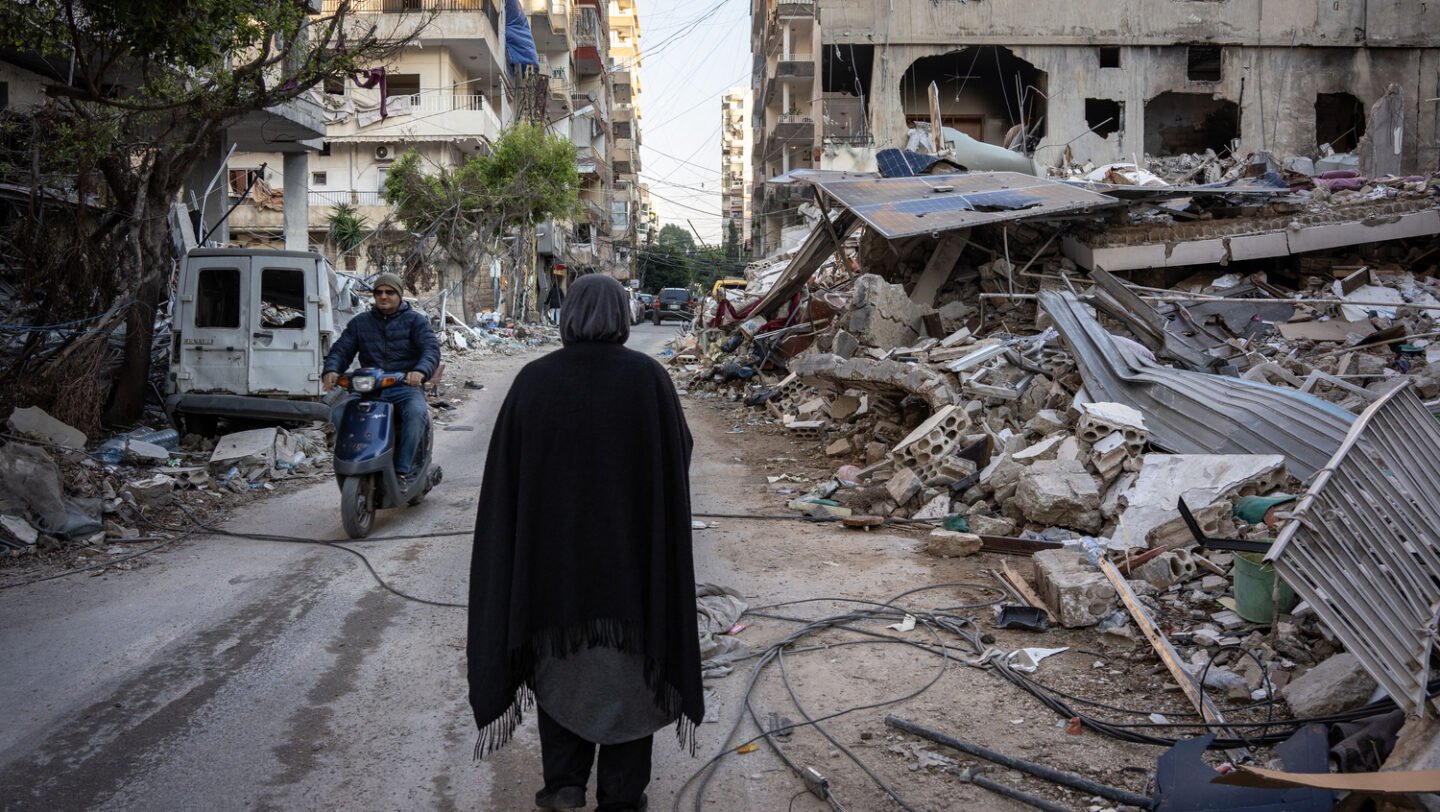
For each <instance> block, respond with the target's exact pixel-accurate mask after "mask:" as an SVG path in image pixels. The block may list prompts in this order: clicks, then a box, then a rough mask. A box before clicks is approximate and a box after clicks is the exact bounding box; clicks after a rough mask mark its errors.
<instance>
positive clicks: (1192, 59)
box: [1185, 45, 1222, 82]
mask: <svg viewBox="0 0 1440 812" xmlns="http://www.w3.org/2000/svg"><path fill="white" fill-rule="evenodd" d="M1221 56H1222V51H1221V48H1220V46H1219V45H1191V46H1188V47H1187V48H1186V49H1185V76H1186V77H1187V78H1188V79H1189V80H1190V81H1192V82H1218V81H1220V68H1221V61H1222V60H1221Z"/></svg>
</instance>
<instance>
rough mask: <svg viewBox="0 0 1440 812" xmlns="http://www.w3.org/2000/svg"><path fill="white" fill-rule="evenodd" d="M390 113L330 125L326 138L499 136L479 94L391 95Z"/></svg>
mask: <svg viewBox="0 0 1440 812" xmlns="http://www.w3.org/2000/svg"><path fill="white" fill-rule="evenodd" d="M387 102H388V106H389V108H390V116H389V118H386V119H385V120H384V121H380V122H377V123H374V124H370V125H369V126H367V127H364V128H361V127H359V125H358V121H357V120H356V119H355V118H353V117H352V118H351V119H350V120H349V121H346V122H344V123H342V124H331V125H330V127H329V133H328V134H327V135H326V138H327V140H329V141H332V142H335V143H347V142H348V143H354V142H362V141H363V142H390V141H395V142H404V141H463V140H466V139H467V138H471V139H478V138H487V139H494V138H498V137H499V136H500V119H499V117H498V116H496V115H495V112H494V111H493V110H491V109H490V106H489V105H488V104H487V103H486V99H485V96H483V95H481V94H454V93H451V92H450V91H448V90H441V91H429V92H425V93H417V94H415V95H413V96H391V97H390V98H389V99H388V100H387Z"/></svg>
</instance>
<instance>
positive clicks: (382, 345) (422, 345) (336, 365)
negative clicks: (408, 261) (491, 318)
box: [320, 273, 440, 479]
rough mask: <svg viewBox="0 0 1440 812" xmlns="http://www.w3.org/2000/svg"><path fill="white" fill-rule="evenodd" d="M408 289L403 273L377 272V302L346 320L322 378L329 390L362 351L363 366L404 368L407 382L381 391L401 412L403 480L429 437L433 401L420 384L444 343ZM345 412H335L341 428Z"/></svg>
mask: <svg viewBox="0 0 1440 812" xmlns="http://www.w3.org/2000/svg"><path fill="white" fill-rule="evenodd" d="M404 290H405V287H404V285H402V284H401V282H400V277H399V276H397V275H395V274H393V273H382V274H380V275H379V276H377V277H375V283H374V285H372V286H371V291H372V292H373V293H374V294H375V304H374V305H373V306H372V307H371V308H370V309H369V310H367V311H366V312H364V313H361V314H359V315H357V316H355V317H354V318H352V319H351V320H350V323H349V324H347V325H345V330H344V331H343V332H342V333H340V338H339V339H337V340H336V341H335V345H334V346H333V347H331V348H330V352H329V354H327V355H326V356H325V366H324V374H323V375H322V376H321V378H320V381H321V385H322V386H323V388H324V389H325V391H327V392H328V391H330V389H331V388H332V387H334V386H335V382H336V381H337V380H338V379H339V377H340V373H341V372H344V371H345V370H346V369H349V367H350V362H351V361H353V360H355V356H356V354H357V353H358V354H359V356H360V365H361V366H364V367H377V368H379V369H382V370H384V371H386V372H404V373H405V383H406V385H405V386H392V387H390V388H388V389H384V390H382V391H381V392H380V397H381V399H382V400H385V401H388V402H389V403H391V404H392V405H393V406H394V407H395V410H396V411H397V412H398V413H399V415H400V437H399V438H398V441H397V444H396V448H395V475H396V476H398V477H400V478H401V479H405V478H406V477H408V476H409V475H410V470H411V466H412V465H413V464H414V461H415V453H416V452H417V451H418V450H419V449H420V440H421V438H423V437H424V436H425V421H426V419H427V418H428V417H429V406H427V405H426V403H425V393H424V391H423V390H422V389H421V386H423V385H424V383H425V381H428V380H430V378H431V376H433V375H434V374H435V369H436V368H437V367H438V366H439V365H440V342H439V341H438V340H437V339H436V338H435V331H434V330H432V329H430V320H429V319H427V318H425V317H424V316H423V315H421V314H420V313H419V312H418V311H416V310H415V309H414V308H412V307H411V306H410V303H409V302H407V301H405V300H404V299H403V298H401V293H402V292H403V291H404ZM340 412H341V409H340V408H338V407H337V408H336V409H335V412H334V414H333V417H332V419H333V420H334V421H337V425H336V429H337V430H338V429H339V425H338V421H339V419H340Z"/></svg>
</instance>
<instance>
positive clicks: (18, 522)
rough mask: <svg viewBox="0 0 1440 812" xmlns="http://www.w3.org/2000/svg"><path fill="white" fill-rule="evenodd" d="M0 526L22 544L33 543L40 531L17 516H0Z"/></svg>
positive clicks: (38, 536)
mask: <svg viewBox="0 0 1440 812" xmlns="http://www.w3.org/2000/svg"><path fill="white" fill-rule="evenodd" d="M0 526H3V527H4V528H5V530H6V531H7V532H9V533H10V535H12V536H14V537H15V538H16V539H18V540H20V541H21V542H22V543H24V544H34V543H35V542H36V540H37V539H39V538H40V531H39V530H36V529H35V528H34V527H32V526H31V524H30V523H29V522H27V521H25V520H24V519H22V518H20V517H19V516H0Z"/></svg>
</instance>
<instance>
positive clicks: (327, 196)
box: [306, 189, 389, 206]
mask: <svg viewBox="0 0 1440 812" xmlns="http://www.w3.org/2000/svg"><path fill="white" fill-rule="evenodd" d="M306 199H307V202H309V204H310V205H311V206H338V205H340V204H342V203H343V204H347V205H351V206H386V205H389V204H388V203H386V202H385V193H384V192H357V191H353V190H350V189H336V190H335V191H333V192H315V191H312V192H310V193H309V194H308V195H306Z"/></svg>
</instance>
